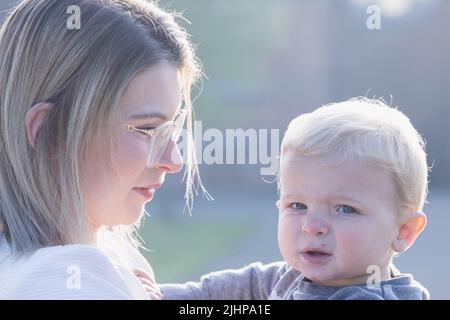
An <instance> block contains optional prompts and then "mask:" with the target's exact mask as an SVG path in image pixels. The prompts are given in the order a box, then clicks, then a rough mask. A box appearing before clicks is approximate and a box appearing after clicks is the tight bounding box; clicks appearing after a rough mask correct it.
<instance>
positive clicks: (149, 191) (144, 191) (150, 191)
mask: <svg viewBox="0 0 450 320" xmlns="http://www.w3.org/2000/svg"><path fill="white" fill-rule="evenodd" d="M160 186H161V184H156V185H152V186H149V187H136V188H133V190H134V191H136V192H137V193H139V194H141V195H142V196H143V197H144V198H145V199H146V200H147V201H149V200H151V199H152V198H153V195H154V194H155V190H156V189H158V188H159V187H160Z"/></svg>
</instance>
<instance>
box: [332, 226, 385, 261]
mask: <svg viewBox="0 0 450 320" xmlns="http://www.w3.org/2000/svg"><path fill="white" fill-rule="evenodd" d="M368 238H369V237H368V236H367V233H366V232H365V230H364V229H361V228H359V227H350V228H345V229H341V230H339V231H338V232H337V233H336V242H337V246H338V248H339V251H340V253H341V254H342V255H344V256H345V257H347V259H349V260H358V259H360V258H361V257H363V256H366V255H367V254H368V253H370V242H372V241H376V240H375V239H372V238H371V239H368Z"/></svg>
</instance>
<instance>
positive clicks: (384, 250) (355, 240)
mask: <svg viewBox="0 0 450 320" xmlns="http://www.w3.org/2000/svg"><path fill="white" fill-rule="evenodd" d="M335 160H336V159H334V158H331V157H327V158H320V159H319V158H300V159H299V158H296V157H295V155H294V154H292V153H290V152H287V154H285V155H283V159H282V163H281V177H280V178H281V181H280V183H281V186H280V187H281V190H280V192H281V197H280V201H279V203H278V207H279V210H280V215H279V225H278V242H279V246H280V250H281V254H282V255H283V257H284V259H285V260H286V262H287V263H288V264H289V265H291V266H292V267H294V268H295V269H297V270H298V271H300V272H302V273H303V274H304V275H305V277H307V278H308V279H310V280H312V281H314V282H316V283H319V284H324V285H348V284H358V283H365V282H366V279H367V278H368V276H370V274H368V273H367V268H368V267H369V266H371V265H375V266H378V267H379V268H380V271H381V279H380V280H383V279H385V278H387V277H388V266H389V263H390V259H391V256H392V253H393V251H392V244H393V241H394V239H395V238H396V237H397V234H398V222H397V211H396V202H395V194H396V189H395V185H394V182H393V181H392V179H391V178H390V177H389V174H388V173H387V172H385V171H383V170H381V169H379V168H377V167H375V166H373V165H370V164H369V163H363V162H357V161H343V162H341V163H339V164H337V162H336V161H335ZM325 163H326V164H325ZM370 272H371V273H372V272H373V271H370Z"/></svg>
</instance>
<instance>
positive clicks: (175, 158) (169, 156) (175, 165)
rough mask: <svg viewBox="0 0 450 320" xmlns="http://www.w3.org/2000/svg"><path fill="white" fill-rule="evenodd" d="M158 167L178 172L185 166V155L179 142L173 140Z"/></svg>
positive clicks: (166, 170) (170, 171)
mask: <svg viewBox="0 0 450 320" xmlns="http://www.w3.org/2000/svg"><path fill="white" fill-rule="evenodd" d="M156 167H158V168H162V169H163V170H164V171H165V172H169V173H176V172H178V171H180V170H181V168H183V157H182V156H181V153H180V149H179V148H178V146H177V144H176V143H175V142H174V141H173V140H171V141H170V142H169V145H168V146H167V149H166V151H165V152H164V153H163V155H162V156H161V158H160V159H159V161H158V163H157V165H156Z"/></svg>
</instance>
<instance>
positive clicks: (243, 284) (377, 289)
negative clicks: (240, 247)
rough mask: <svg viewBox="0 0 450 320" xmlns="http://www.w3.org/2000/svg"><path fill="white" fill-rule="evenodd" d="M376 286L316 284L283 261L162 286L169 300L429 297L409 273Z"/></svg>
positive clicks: (413, 298) (253, 265) (415, 298)
mask: <svg viewBox="0 0 450 320" xmlns="http://www.w3.org/2000/svg"><path fill="white" fill-rule="evenodd" d="M391 276H392V278H391V279H388V280H385V281H382V282H380V283H378V284H377V285H371V286H368V285H349V286H343V287H337V286H336V287H335V286H324V285H318V284H314V283H313V282H311V281H310V280H309V279H307V278H305V277H304V276H303V275H302V274H301V273H300V272H298V271H297V270H295V269H293V268H292V267H290V266H288V265H287V264H286V263H285V262H275V263H271V264H266V265H263V264H261V263H259V262H257V263H252V264H250V265H248V266H246V267H244V268H242V269H237V270H223V271H218V272H213V273H210V274H207V275H205V276H203V277H202V278H201V279H200V282H188V283H186V284H165V285H161V286H160V287H161V291H162V293H163V295H164V299H168V300H185V299H188V300H352V299H353V300H429V299H430V294H429V293H428V290H427V289H426V288H424V287H423V286H422V285H421V284H420V283H418V282H417V281H415V280H414V279H413V277H412V275H410V274H400V273H397V271H396V269H395V267H394V268H393V269H392V271H391Z"/></svg>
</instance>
